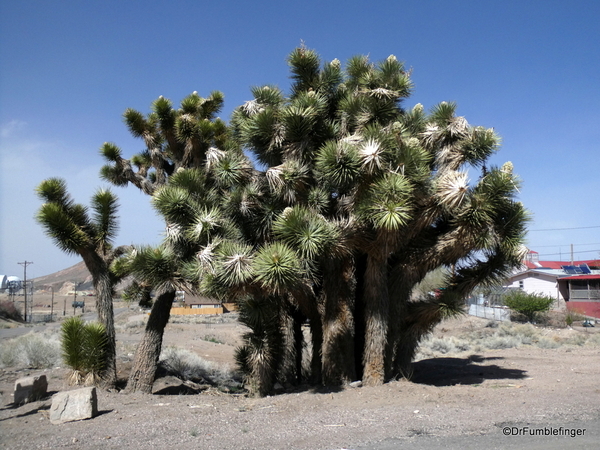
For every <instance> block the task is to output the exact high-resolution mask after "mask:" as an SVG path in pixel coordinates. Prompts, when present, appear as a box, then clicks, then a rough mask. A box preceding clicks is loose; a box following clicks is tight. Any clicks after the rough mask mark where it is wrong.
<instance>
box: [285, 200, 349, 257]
mask: <svg viewBox="0 0 600 450" xmlns="http://www.w3.org/2000/svg"><path fill="white" fill-rule="evenodd" d="M273 232H274V234H275V236H276V237H277V238H279V239H281V240H282V241H283V242H285V243H286V244H288V245H289V246H290V247H291V248H293V249H295V250H296V252H297V253H298V255H300V257H301V258H303V259H305V260H315V259H317V258H319V257H321V256H323V255H325V254H327V253H331V251H332V248H333V247H335V246H336V245H337V244H338V242H336V240H337V239H338V238H339V235H338V233H337V229H336V228H335V226H334V225H332V224H330V223H329V222H327V221H326V220H325V218H324V217H323V216H320V215H315V214H314V213H313V212H311V211H309V210H307V209H305V208H302V207H298V206H296V207H294V208H286V209H285V210H284V211H283V214H281V216H280V217H279V218H278V219H277V220H276V221H275V223H274V224H273Z"/></svg>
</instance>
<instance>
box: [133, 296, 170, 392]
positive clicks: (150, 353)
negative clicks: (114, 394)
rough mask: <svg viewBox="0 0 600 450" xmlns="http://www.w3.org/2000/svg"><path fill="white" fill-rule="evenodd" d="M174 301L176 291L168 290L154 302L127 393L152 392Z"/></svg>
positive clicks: (137, 352)
mask: <svg viewBox="0 0 600 450" xmlns="http://www.w3.org/2000/svg"><path fill="white" fill-rule="evenodd" d="M174 299H175V291H174V290H168V291H166V292H163V293H162V294H160V295H159V296H158V298H157V299H156V301H155V302H154V305H153V306H152V311H151V312H150V317H149V318H148V323H147V324H146V331H145V333H144V337H143V338H142V341H141V342H140V344H139V345H138V348H137V351H136V355H135V362H134V364H133V368H132V369H131V374H130V375H129V379H128V381H127V388H126V392H138V391H140V392H145V393H151V392H152V384H153V383H154V378H155V376H156V368H157V367H158V360H159V358H160V352H161V350H162V341H163V334H164V331H165V327H166V326H167V323H168V322H169V317H170V315H171V306H172V305H173V300H174Z"/></svg>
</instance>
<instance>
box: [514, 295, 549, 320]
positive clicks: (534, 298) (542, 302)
mask: <svg viewBox="0 0 600 450" xmlns="http://www.w3.org/2000/svg"><path fill="white" fill-rule="evenodd" d="M503 300H504V304H505V305H506V306H508V307H509V308H510V309H512V310H513V311H515V312H517V313H519V314H523V315H524V316H525V317H526V318H527V320H528V321H529V322H533V321H534V319H535V316H536V315H537V314H538V313H540V312H544V311H548V310H549V309H550V306H551V305H552V303H553V302H554V299H553V298H552V297H549V296H547V295H544V294H539V293H534V294H528V293H527V292H524V291H521V290H517V291H512V292H510V293H508V294H506V295H505V296H504V298H503Z"/></svg>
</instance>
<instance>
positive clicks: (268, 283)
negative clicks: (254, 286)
mask: <svg viewBox="0 0 600 450" xmlns="http://www.w3.org/2000/svg"><path fill="white" fill-rule="evenodd" d="M252 268H253V271H254V274H255V277H256V281H257V282H258V283H259V284H260V285H261V286H262V287H263V288H264V289H267V290H268V291H270V292H272V293H274V294H282V293H285V292H286V291H289V290H291V289H293V288H294V287H295V286H296V285H297V284H298V283H299V282H300V280H301V279H302V273H301V265H300V260H299V259H298V256H297V255H296V252H294V250H292V249H291V248H290V247H289V246H288V245H286V244H284V243H282V242H273V243H271V244H267V245H265V246H264V247H261V248H260V249H259V250H258V252H257V254H256V256H255V258H254V262H253V264H252Z"/></svg>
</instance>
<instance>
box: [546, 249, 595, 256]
mask: <svg viewBox="0 0 600 450" xmlns="http://www.w3.org/2000/svg"><path fill="white" fill-rule="evenodd" d="M593 252H599V253H600V250H583V251H580V252H573V254H576V253H593ZM564 253H566V254H570V252H564ZM556 255H559V256H562V253H544V254H543V255H539V256H556Z"/></svg>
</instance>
